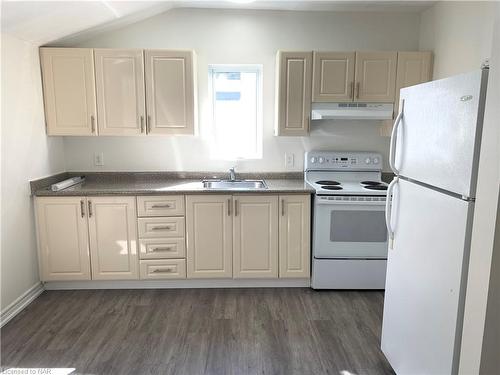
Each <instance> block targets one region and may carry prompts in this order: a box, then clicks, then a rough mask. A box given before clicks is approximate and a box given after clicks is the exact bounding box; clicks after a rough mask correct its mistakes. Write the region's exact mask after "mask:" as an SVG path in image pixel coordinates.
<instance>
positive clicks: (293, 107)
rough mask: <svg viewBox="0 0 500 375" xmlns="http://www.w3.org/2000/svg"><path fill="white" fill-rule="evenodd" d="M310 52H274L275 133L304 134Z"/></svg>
mask: <svg viewBox="0 0 500 375" xmlns="http://www.w3.org/2000/svg"><path fill="white" fill-rule="evenodd" d="M311 81H312V52H282V51H279V52H278V55H277V69H276V135H295V136H301V135H302V136H304V135H307V134H308V133H309V119H310V116H311V88H312V84H311Z"/></svg>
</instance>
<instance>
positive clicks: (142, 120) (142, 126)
mask: <svg viewBox="0 0 500 375" xmlns="http://www.w3.org/2000/svg"><path fill="white" fill-rule="evenodd" d="M140 122H141V133H144V116H142V115H141V119H140Z"/></svg>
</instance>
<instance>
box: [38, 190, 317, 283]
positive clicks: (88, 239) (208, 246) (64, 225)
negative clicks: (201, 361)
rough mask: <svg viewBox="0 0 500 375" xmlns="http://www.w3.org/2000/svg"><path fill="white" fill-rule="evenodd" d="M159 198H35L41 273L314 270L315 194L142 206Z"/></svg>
mask: <svg viewBox="0 0 500 375" xmlns="http://www.w3.org/2000/svg"><path fill="white" fill-rule="evenodd" d="M160 198H161V197H160ZM163 198H165V199H167V198H168V200H169V202H170V201H171V200H175V201H176V202H177V201H178V202H181V200H180V199H179V196H174V197H163ZM158 199H159V198H157V197H143V198H142V199H141V204H140V205H136V197H121V196H113V197H86V198H85V197H41V198H36V201H35V204H36V222H37V235H38V249H39V250H38V252H39V263H40V275H41V280H42V281H65V280H66V281H69V280H91V279H92V280H132V279H133V280H138V279H157V280H161V279H185V278H187V279H209V278H219V279H233V278H234V279H245V278H246V279H257V278H265V279H275V278H278V277H279V278H308V277H309V275H310V237H311V235H310V217H311V211H310V210H311V201H310V199H311V198H310V195H306V194H290V195H273V194H234V195H219V194H199V195H187V196H185V197H182V203H178V204H177V205H176V206H177V208H176V209H175V210H174V209H173V208H172V211H168V212H164V213H167V214H171V215H172V216H157V211H154V210H149V209H146V210H143V209H142V208H141V209H140V210H139V213H138V212H137V207H142V206H143V204H142V203H144V202H146V201H147V202H149V200H154V201H157V200H158ZM184 199H185V201H184ZM143 201H144V202H143ZM137 202H138V203H139V201H138V200H137ZM147 202H146V203H147ZM184 202H185V205H184ZM155 204H157V203H155ZM169 204H170V203H169ZM163 205H166V203H164V202H163V201H162V207H163ZM146 206H147V205H146ZM146 206H144V207H146ZM146 208H147V207H146ZM162 212H163V211H162ZM176 215H177V216H176ZM138 216H139V217H138Z"/></svg>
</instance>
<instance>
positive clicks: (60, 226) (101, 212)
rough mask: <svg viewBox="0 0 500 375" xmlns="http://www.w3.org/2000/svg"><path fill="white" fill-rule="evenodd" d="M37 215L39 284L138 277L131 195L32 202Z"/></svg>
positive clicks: (54, 198) (134, 218)
mask: <svg viewBox="0 0 500 375" xmlns="http://www.w3.org/2000/svg"><path fill="white" fill-rule="evenodd" d="M36 217H37V232H38V248H39V263H40V275H41V280H42V281H62V280H90V279H93V280H125V279H137V278H138V275H139V272H138V258H137V230H136V220H137V219H136V214H135V197H88V198H84V197H47V198H37V199H36ZM91 270H92V272H91Z"/></svg>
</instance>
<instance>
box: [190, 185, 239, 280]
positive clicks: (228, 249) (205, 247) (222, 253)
mask: <svg viewBox="0 0 500 375" xmlns="http://www.w3.org/2000/svg"><path fill="white" fill-rule="evenodd" d="M232 211H233V210H232V196H231V195H212V194H205V195H188V196H186V229H187V232H186V233H187V238H186V240H187V277H188V278H232V277H233V268H232V259H233V246H232V241H233V240H232V238H233V236H232V229H233V213H232Z"/></svg>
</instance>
